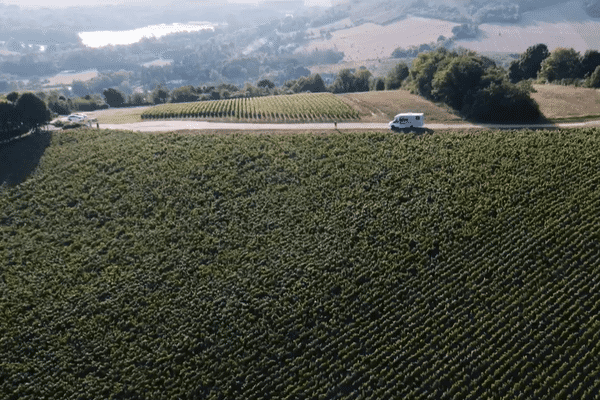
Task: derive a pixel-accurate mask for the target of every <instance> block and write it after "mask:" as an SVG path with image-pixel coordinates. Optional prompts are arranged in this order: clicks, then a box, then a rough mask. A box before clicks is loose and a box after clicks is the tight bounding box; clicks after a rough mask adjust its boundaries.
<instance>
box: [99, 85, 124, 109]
mask: <svg viewBox="0 0 600 400" xmlns="http://www.w3.org/2000/svg"><path fill="white" fill-rule="evenodd" d="M102 94H103V95H104V98H105V99H106V104H108V105H109V106H110V107H122V106H123V104H125V95H124V94H123V92H121V91H120V90H117V89H115V88H109V89H105V90H104V91H103V92H102Z"/></svg>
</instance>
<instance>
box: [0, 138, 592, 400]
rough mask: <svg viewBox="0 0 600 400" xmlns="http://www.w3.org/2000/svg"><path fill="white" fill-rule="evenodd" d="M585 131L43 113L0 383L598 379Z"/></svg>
mask: <svg viewBox="0 0 600 400" xmlns="http://www.w3.org/2000/svg"><path fill="white" fill-rule="evenodd" d="M599 185H600V130H597V129H576V130H556V131H493V132H492V131H481V132H478V133H477V134H472V133H469V134H464V133H457V132H439V133H436V134H433V135H423V136H420V137H412V136H410V135H397V134H389V133H353V134H344V135H342V134H309V133H306V134H304V133H301V134H300V133H299V134H288V135H275V134H273V135H270V134H252V133H245V134H238V133H230V134H202V135H192V134H186V135H178V134H175V133H167V134H154V135H148V134H143V133H134V132H125V131H108V130H75V131H64V132H55V133H53V134H52V142H51V144H50V146H49V147H48V148H47V149H46V151H45V154H44V156H43V157H42V159H41V161H40V164H39V167H38V169H37V170H36V172H35V173H34V174H33V175H32V176H31V177H30V178H28V179H27V180H26V181H25V182H23V183H21V184H19V185H17V186H14V187H0V398H2V399H42V398H52V399H83V398H85V399H117V398H119V399H124V398H127V399H177V398H181V399H199V398H202V399H267V398H290V399H303V398H314V399H358V398H364V399H372V400H379V399H391V398H402V399H474V400H475V399H484V398H508V399H568V398H573V399H584V398H599V397H600V378H599V377H600V319H599V318H598V315H599V314H600V202H598V199H599V198H600V186H599Z"/></svg>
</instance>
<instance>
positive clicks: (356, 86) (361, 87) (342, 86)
mask: <svg viewBox="0 0 600 400" xmlns="http://www.w3.org/2000/svg"><path fill="white" fill-rule="evenodd" d="M371 76H372V74H371V72H369V71H368V70H367V69H359V70H358V71H356V72H352V71H351V70H350V69H347V68H346V69H342V70H341V71H340V72H338V74H337V77H336V78H335V81H334V82H333V84H332V85H331V88H330V91H331V92H333V93H353V92H368V91H369V82H370V79H371Z"/></svg>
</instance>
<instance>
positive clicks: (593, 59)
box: [579, 50, 600, 78]
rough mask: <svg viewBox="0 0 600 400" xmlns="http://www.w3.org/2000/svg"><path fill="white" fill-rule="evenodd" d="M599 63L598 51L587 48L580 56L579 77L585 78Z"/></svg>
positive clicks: (599, 54)
mask: <svg viewBox="0 0 600 400" xmlns="http://www.w3.org/2000/svg"><path fill="white" fill-rule="evenodd" d="M599 65H600V52H599V51H597V50H587V51H586V52H585V54H584V55H583V57H582V58H581V70H580V71H579V77H580V78H587V77H588V76H590V75H591V74H592V73H593V72H594V70H595V69H596V67H598V66H599Z"/></svg>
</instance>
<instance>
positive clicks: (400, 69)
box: [385, 63, 409, 90]
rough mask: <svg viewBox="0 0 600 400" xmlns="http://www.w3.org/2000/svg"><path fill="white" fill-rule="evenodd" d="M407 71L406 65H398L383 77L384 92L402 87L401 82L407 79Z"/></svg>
mask: <svg viewBox="0 0 600 400" xmlns="http://www.w3.org/2000/svg"><path fill="white" fill-rule="evenodd" d="M408 75H409V69H408V65H406V63H398V64H396V66H395V67H394V68H393V69H392V70H391V71H390V72H388V74H387V76H386V77H385V89H386V90H396V89H400V87H401V86H402V82H404V80H405V79H406V78H408Z"/></svg>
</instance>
